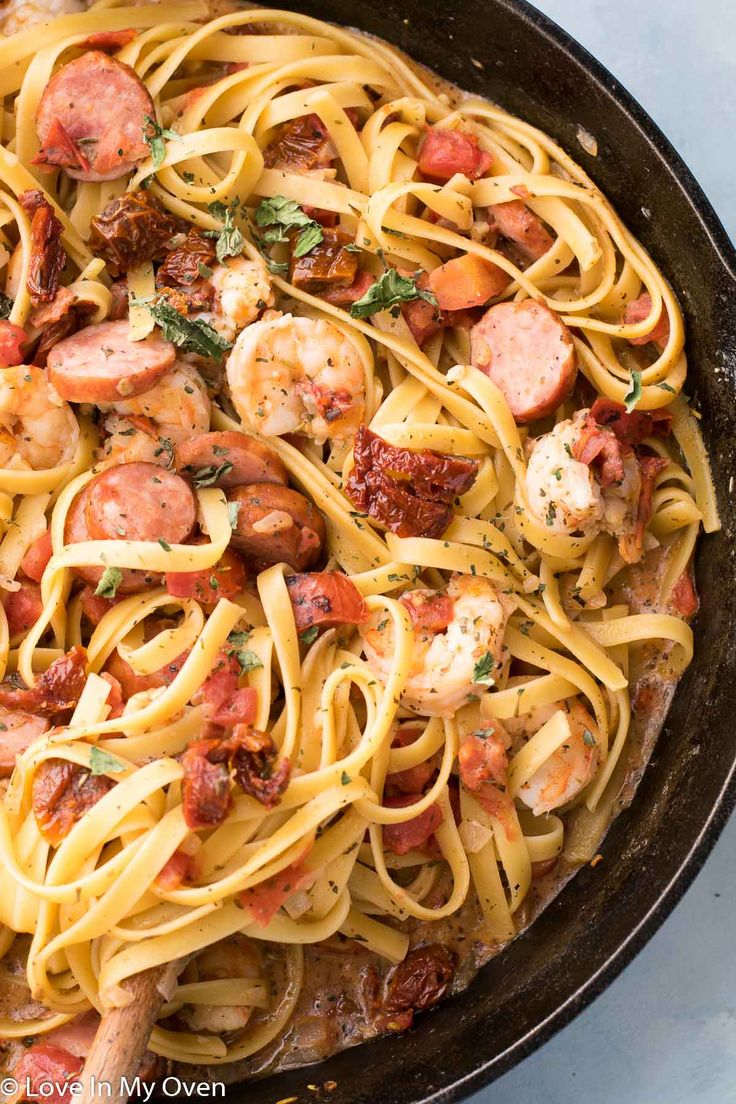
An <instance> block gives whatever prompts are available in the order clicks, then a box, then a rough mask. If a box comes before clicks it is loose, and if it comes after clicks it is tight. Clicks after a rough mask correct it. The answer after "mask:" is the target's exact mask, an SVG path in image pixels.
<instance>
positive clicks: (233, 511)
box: [227, 502, 240, 529]
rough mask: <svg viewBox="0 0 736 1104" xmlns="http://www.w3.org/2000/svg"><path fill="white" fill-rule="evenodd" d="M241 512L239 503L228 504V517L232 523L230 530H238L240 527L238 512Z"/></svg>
mask: <svg viewBox="0 0 736 1104" xmlns="http://www.w3.org/2000/svg"><path fill="white" fill-rule="evenodd" d="M239 510H240V503H239V502H228V504H227V516H228V519H229V521H230V528H231V529H236V528H237V525H238V511H239Z"/></svg>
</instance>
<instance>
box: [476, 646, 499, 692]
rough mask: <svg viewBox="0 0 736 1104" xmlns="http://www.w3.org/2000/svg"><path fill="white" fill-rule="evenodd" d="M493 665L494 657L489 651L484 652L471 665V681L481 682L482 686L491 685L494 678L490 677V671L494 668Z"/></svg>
mask: <svg viewBox="0 0 736 1104" xmlns="http://www.w3.org/2000/svg"><path fill="white" fill-rule="evenodd" d="M495 666H496V661H495V659H494V658H493V656H492V655H491V653H490V652H486V654H485V655H483V656H481V657H480V659H479V660H478V662H477V663H476V664H475V666H474V667H473V682H480V683H483V685H484V686H492V685H493V683H494V682H495V679H493V678H492V677H491V671H493V670H494V668H495Z"/></svg>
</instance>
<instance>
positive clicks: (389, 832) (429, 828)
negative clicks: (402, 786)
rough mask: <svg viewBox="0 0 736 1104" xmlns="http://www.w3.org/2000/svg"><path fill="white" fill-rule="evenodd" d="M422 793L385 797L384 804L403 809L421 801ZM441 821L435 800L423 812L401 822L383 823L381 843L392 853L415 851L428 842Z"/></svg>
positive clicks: (389, 807) (440, 812) (440, 811)
mask: <svg viewBox="0 0 736 1104" xmlns="http://www.w3.org/2000/svg"><path fill="white" fill-rule="evenodd" d="M421 799H422V794H420V793H413V794H402V795H401V796H400V797H385V798H384V800H383V803H384V805H385V806H386V808H388V809H405V808H408V807H409V806H410V805H416V803H417V801H421ZM441 823H442V810H441V809H440V807H439V805H438V804H437V803H436V802H435V803H434V804H433V805H430V806H429V808H428V809H425V810H424V812H423V813H419V814H418V816H415V817H412V819H411V820H405V821H404V822H403V823H402V824H384V825H383V843H384V846H385V848H386V850H387V851H392V852H393V853H394V855H406V854H408V853H409V851H416V850H418V849H419V848H420V847H423V846H424V845H425V844H426V843H428V842H429V840H430V838H431V837H432V836H433V835H434V833H435V832H436V831H437V829H438V828H439V826H440V824H441Z"/></svg>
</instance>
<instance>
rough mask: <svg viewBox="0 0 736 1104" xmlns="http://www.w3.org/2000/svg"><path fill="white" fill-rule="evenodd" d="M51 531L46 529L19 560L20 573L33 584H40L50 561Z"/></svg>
mask: <svg viewBox="0 0 736 1104" xmlns="http://www.w3.org/2000/svg"><path fill="white" fill-rule="evenodd" d="M51 551H52V550H51V530H50V529H47V530H46V531H45V533H42V534H41V536H40V537H37V538H36V540H35V541H34V542H33V544H31V545H29V547H28V549H27V550H26V554H25V556H24V557H23V559H22V560H21V565H20V568H21V571H22V572H23V574H24V575H27V576H28V578H29V579H33V581H34V582H35V583H40V582H41V578H42V576H43V573H44V571H45V570H46V565H47V564H48V562H49V560H50V559H51Z"/></svg>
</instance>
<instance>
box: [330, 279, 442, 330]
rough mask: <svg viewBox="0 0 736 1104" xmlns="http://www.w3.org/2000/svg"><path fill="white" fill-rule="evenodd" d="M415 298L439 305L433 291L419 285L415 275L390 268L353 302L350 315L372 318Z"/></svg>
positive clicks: (434, 305) (435, 305)
mask: <svg viewBox="0 0 736 1104" xmlns="http://www.w3.org/2000/svg"><path fill="white" fill-rule="evenodd" d="M415 299H424V300H425V301H426V302H427V303H431V304H432V306H433V307H437V305H438V304H437V300H436V299H435V297H434V295H432V292H431V291H424V290H423V289H422V288H419V287H417V284H416V279H415V277H414V276H402V275H401V274H400V273H399V272H398V271H397V270H396V269H395V268H389V269H387V270H386V272H384V274H383V276H381V278H380V280H376V282H375V284H373V285H372V286H371V287H369V288H368V291H367V292H366V293H365V295H364V296H362V298H360V299H358V300H356V302H355V303H353V305H352V306H351V308H350V315H351V317H352V318H370V316H371V315H372V314H377V313H378V312H379V311H384V310H391V309H392V308H395V309H397V310H398V307H399V304H400V303H411V302H413V301H414V300H415Z"/></svg>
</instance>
